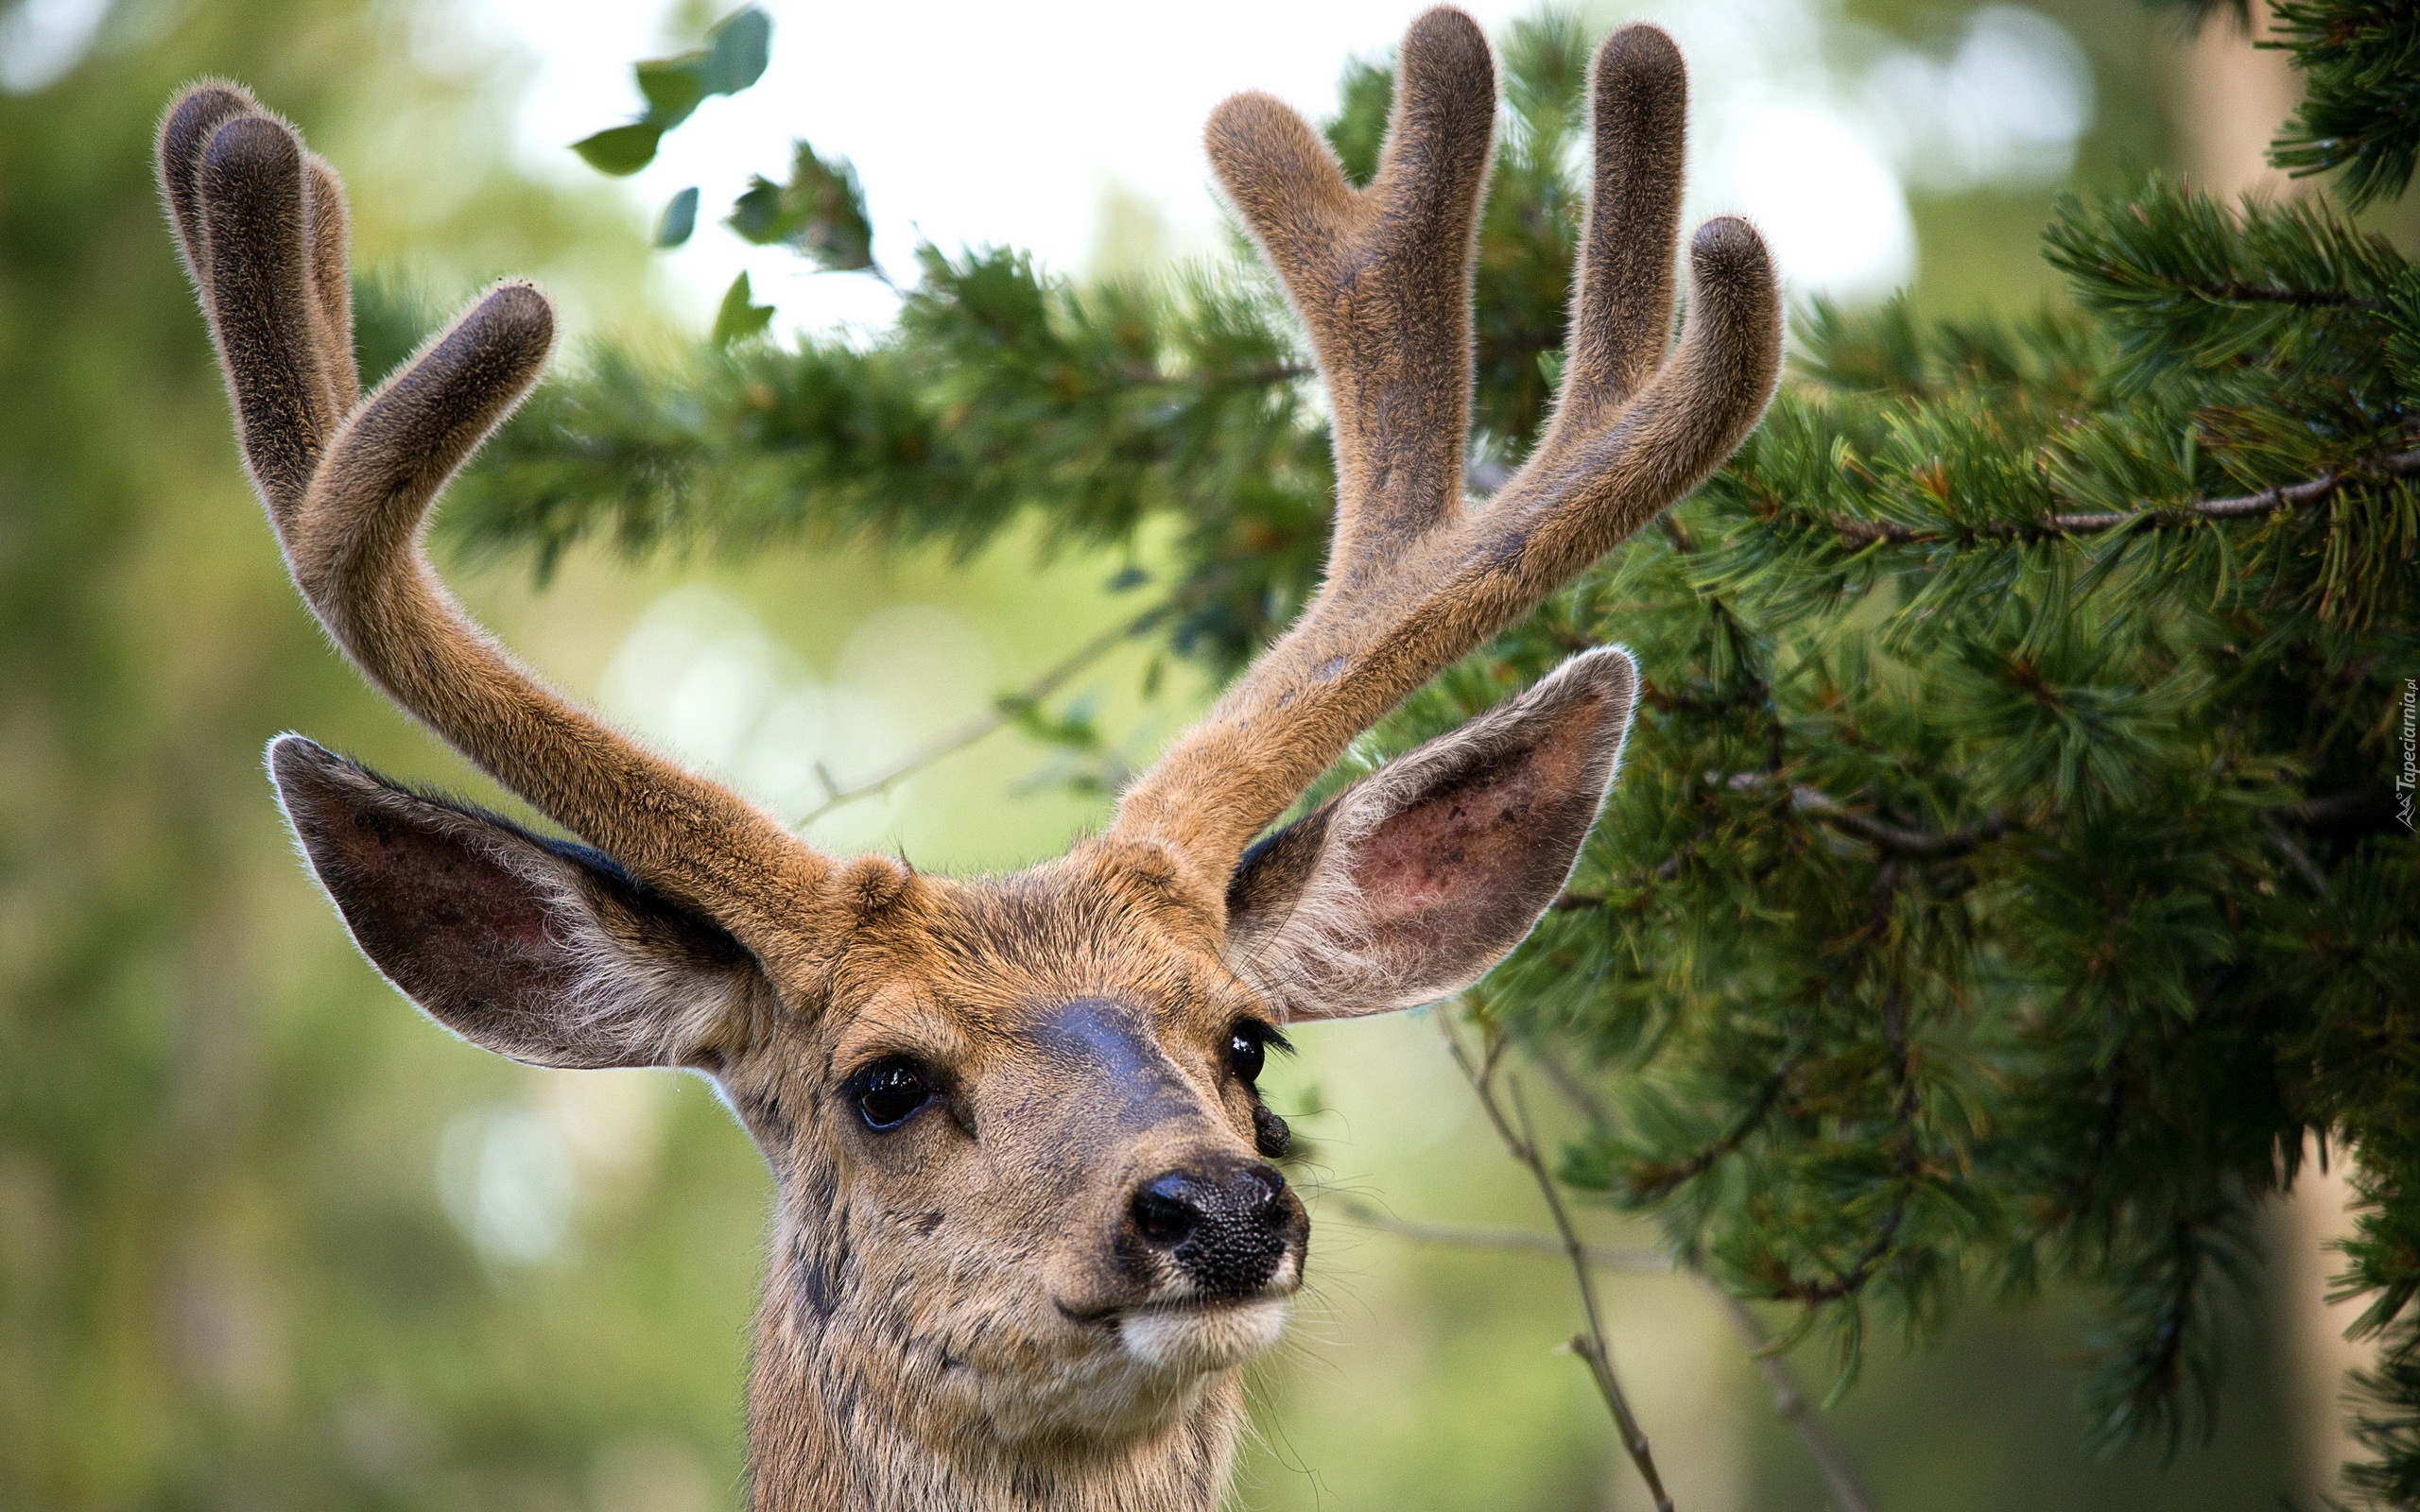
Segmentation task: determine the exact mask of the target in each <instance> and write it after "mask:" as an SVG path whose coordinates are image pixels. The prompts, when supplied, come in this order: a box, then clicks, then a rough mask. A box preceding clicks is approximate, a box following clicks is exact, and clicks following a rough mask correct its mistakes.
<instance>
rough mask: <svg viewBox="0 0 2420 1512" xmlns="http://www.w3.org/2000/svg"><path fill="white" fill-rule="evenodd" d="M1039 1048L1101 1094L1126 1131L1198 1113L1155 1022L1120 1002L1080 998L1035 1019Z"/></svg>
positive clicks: (1106, 1107) (1102, 1105) (1102, 1103)
mask: <svg viewBox="0 0 2420 1512" xmlns="http://www.w3.org/2000/svg"><path fill="white" fill-rule="evenodd" d="M1028 1032H1029V1034H1030V1035H1031V1036H1032V1039H1033V1044H1034V1048H1036V1049H1037V1050H1039V1051H1041V1052H1042V1053H1043V1054H1044V1055H1045V1056H1047V1057H1049V1058H1051V1059H1052V1060H1054V1061H1057V1062H1058V1063H1059V1064H1061V1065H1062V1066H1063V1067H1064V1068H1065V1069H1066V1070H1068V1071H1070V1072H1072V1073H1075V1074H1077V1075H1078V1076H1080V1077H1081V1078H1082V1079H1083V1080H1084V1081H1086V1082H1089V1083H1093V1084H1094V1085H1095V1086H1097V1087H1098V1088H1099V1093H1098V1106H1099V1107H1100V1108H1102V1109H1103V1111H1105V1112H1107V1113H1108V1114H1109V1115H1110V1116H1111V1117H1112V1118H1113V1119H1114V1120H1115V1123H1116V1124H1117V1125H1118V1126H1120V1127H1139V1126H1145V1125H1152V1124H1157V1123H1161V1122H1163V1121H1165V1120H1167V1119H1170V1118H1175V1117H1180V1116H1182V1115H1184V1114H1185V1113H1188V1112H1190V1111H1192V1110H1193V1108H1194V1106H1195V1099H1194V1095H1193V1092H1192V1091H1191V1090H1190V1089H1189V1088H1187V1087H1186V1085H1185V1083H1184V1077H1183V1076H1181V1075H1179V1074H1177V1069H1176V1063H1175V1062H1174V1061H1171V1060H1170V1059H1168V1056H1167V1051H1165V1050H1163V1049H1161V1048H1160V1037H1159V1034H1158V1032H1157V1031H1156V1030H1155V1029H1153V1027H1152V1026H1151V1022H1150V1017H1149V1016H1148V1015H1146V1014H1145V1013H1144V1012H1142V1010H1140V1009H1138V1008H1135V1007H1133V1006H1132V1005H1129V1004H1125V1003H1120V1002H1118V1001H1117V1000H1115V999H1114V998H1077V999H1075V1000H1074V1001H1073V1002H1068V1003H1060V1004H1054V1005H1049V1006H1047V1007H1045V1008H1043V1009H1042V1010H1041V1011H1040V1012H1038V1013H1036V1014H1035V1015H1034V1017H1033V1021H1032V1027H1031V1028H1030V1029H1029V1031H1028Z"/></svg>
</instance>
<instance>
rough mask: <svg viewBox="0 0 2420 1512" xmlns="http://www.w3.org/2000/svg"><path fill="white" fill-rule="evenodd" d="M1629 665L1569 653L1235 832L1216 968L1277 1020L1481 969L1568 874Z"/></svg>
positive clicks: (1626, 717)
mask: <svg viewBox="0 0 2420 1512" xmlns="http://www.w3.org/2000/svg"><path fill="white" fill-rule="evenodd" d="M1637 676H1638V675H1637V669H1636V668H1635V667H1634V666H1633V665H1632V663H1631V660H1630V658H1629V657H1628V656H1627V655H1625V654H1624V653H1623V652H1622V651H1620V650H1619V649H1616V648H1614V647H1605V648H1603V649H1599V650H1595V651H1589V652H1585V653H1583V654H1582V655H1580V656H1576V657H1574V658H1572V659H1571V660H1570V661H1568V662H1564V664H1563V665H1562V666H1560V667H1557V668H1556V669H1555V670H1554V671H1553V672H1552V673H1550V674H1548V675H1547V677H1546V678H1544V679H1541V680H1540V681H1539V682H1538V683H1537V685H1536V686H1534V687H1532V688H1531V689H1530V691H1529V692H1527V693H1525V694H1523V695H1521V696H1519V697H1517V698H1514V699H1512V700H1510V701H1508V702H1506V703H1503V704H1500V705H1498V706H1497V707H1496V708H1495V709H1492V710H1490V711H1489V712H1488V713H1484V714H1482V715H1480V716H1479V717H1478V718H1477V719H1474V720H1472V721H1471V722H1470V723H1469V724H1466V725H1464V726H1462V727H1461V729H1459V730H1454V731H1452V732H1451V733H1449V734H1445V735H1441V736H1439V737H1438V738H1437V739H1435V740H1432V741H1430V742H1428V743H1427V744H1426V745H1425V746H1422V747H1418V748H1417V749H1415V750H1412V751H1410V752H1409V753H1407V754H1406V755H1404V756H1401V757H1399V758H1397V759H1396V760H1395V761H1393V762H1392V763H1391V764H1389V765H1387V766H1386V767H1385V768H1384V769H1382V770H1380V771H1378V772H1377V773H1375V774H1374V775H1373V776H1371V777H1368V778H1366V779H1364V780H1363V781H1361V782H1357V783H1356V784H1355V785H1353V786H1352V787H1350V788H1347V789H1346V790H1345V791H1344V792H1343V793H1341V794H1340V795H1338V796H1337V797H1336V798H1335V799H1332V800H1331V801H1329V802H1328V803H1326V804H1325V805H1323V806H1322V807H1321V808H1320V809H1318V810H1316V811H1315V812H1313V813H1311V814H1308V815H1306V816H1304V817H1302V818H1300V819H1297V820H1296V821H1294V822H1293V823H1292V824H1289V825H1288V826H1287V827H1286V828H1284V829H1282V830H1280V831H1278V832H1277V833H1274V834H1272V835H1271V836H1269V837H1268V838H1267V839H1265V840H1263V841H1261V842H1260V843H1259V844H1258V845H1255V846H1253V848H1252V850H1251V851H1247V852H1245V854H1244V858H1243V860H1242V862H1241V863H1239V864H1238V865H1237V866H1236V871H1235V875H1234V877H1233V878H1232V879H1231V880H1230V881H1229V882H1228V885H1227V948H1226V958H1227V965H1228V967H1229V968H1230V969H1231V970H1233V971H1235V972H1236V975H1238V976H1240V977H1242V978H1243V979H1244V980H1245V981H1247V982H1249V983H1251V984H1252V985H1253V987H1255V988H1259V989H1260V990H1261V991H1262V992H1263V993H1264V994H1266V995H1267V996H1268V997H1269V998H1270V1000H1271V1006H1273V1007H1276V1008H1277V1009H1278V1010H1279V1011H1280V1012H1281V1013H1283V1014H1284V1015H1285V1016H1286V1017H1287V1018H1288V1020H1293V1021H1300V1020H1304V1019H1340V1018H1354V1017H1358V1016H1359V1015H1362V1014H1368V1013H1385V1012H1388V1011H1390V1010H1392V1009H1395V1008H1409V1007H1414V1006H1417V1005H1420V1004H1423V1003H1433V1002H1435V1001H1436V1000H1438V999H1439V998H1443V997H1446V996H1448V995H1450V994H1452V993H1455V992H1459V991H1461V989H1462V988H1466V987H1468V986H1470V985H1471V984H1472V983H1474V982H1476V981H1478V979H1479V978H1480V977H1481V976H1484V975H1485V974H1487V971H1488V969H1489V968H1490V967H1493V966H1494V965H1495V963H1496V962H1498V961H1500V960H1502V959H1503V958H1504V957H1505V955H1506V954H1509V953H1510V952H1511V951H1512V949H1513V946H1515V945H1517V944H1519V943H1520V942H1521V939H1522V937H1523V936H1526V935H1528V934H1529V933H1530V927H1531V926H1532V925H1534V924H1535V923H1537V921H1538V916H1540V915H1541V914H1543V913H1545V912H1546V910H1547V904H1549V903H1551V902H1553V901H1554V899H1555V895H1556V894H1557V893H1559V892H1560V891H1562V889H1563V885H1564V881H1565V879H1567V878H1568V877H1569V876H1570V875H1571V868H1572V864H1573V862H1574V861H1576V860H1577V859H1578V858H1579V855H1580V845H1581V842H1582V840H1584V839H1586V838H1587V835H1588V828H1589V826H1590V825H1591V824H1593V823H1594V822H1595V821H1596V818H1597V810H1598V807H1599V805H1600V804H1602V803H1603V801H1604V798H1605V792H1606V790H1607V789H1608V788H1610V787H1611V786H1612V785H1613V780H1614V770H1615V766H1616V763H1617V762H1618V761H1619V759H1620V756H1621V748H1622V739H1623V737H1624V736H1625V735H1626V734H1628V733H1629V730H1630V718H1631V708H1632V704H1633V701H1634V694H1635V690H1636V687H1637Z"/></svg>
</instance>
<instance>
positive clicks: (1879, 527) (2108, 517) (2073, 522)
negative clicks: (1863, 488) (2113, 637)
mask: <svg viewBox="0 0 2420 1512" xmlns="http://www.w3.org/2000/svg"><path fill="white" fill-rule="evenodd" d="M2414 473H2420V451H2415V452H2397V453H2394V454H2393V455H2388V456H2382V457H2378V458H2376V459H2374V460H2371V461H2366V462H2357V463H2354V464H2352V465H2351V466H2349V467H2345V468H2343V469H2341V470H2339V471H2337V472H2323V473H2321V474H2320V475H2319V476H2317V477H2315V478H2310V479H2308V480H2307V481H2305V482H2301V483H2290V484H2285V485H2282V486H2280V487H2278V488H2274V489H2267V490H2262V491H2261V492H2258V493H2246V494H2241V495H2238V496H2236V497H2233V498H2224V499H2195V500H2191V501H2188V502H2187V503H2184V504H2171V505H2151V506H2146V507H2143V508H2140V509H2131V510H2124V511H2118V512H2109V513H2092V514H2054V515H2049V516H2048V517H2046V518H2044V519H2042V520H2038V521H2027V522H2022V523H2014V524H1991V523H1979V524H1970V525H1964V526H1961V527H1959V528H1957V529H1955V530H1936V529H1920V528H1917V527H1915V526H1911V525H1903V524H1897V523H1895V522H1893V521H1889V520H1853V519H1850V518H1848V517H1846V516H1841V515H1835V516H1833V517H1832V520H1831V525H1832V528H1833V529H1834V530H1835V531H1837V532H1838V533H1839V534H1840V535H1841V537H1842V538H1843V539H1845V540H1847V541H1854V542H1855V543H1857V544H1858V545H1861V546H1862V545H1873V544H1876V543H1877V542H1887V543H1889V544H1891V545H1951V544H1962V543H1965V542H1969V541H2051V540H2057V539H2060V538H2062V537H2069V536H2087V535H2095V534H2098V533H2100V532H2101V531H2105V530H2118V529H2123V528H2126V527H2128V526H2133V525H2145V526H2147V527H2148V528H2152V529H2161V528H2168V527H2172V526H2177V525H2185V524H2195V523H2197V522H2199V521H2204V520H2213V521H2225V520H2246V519H2255V518H2257V517H2260V516H2264V515H2272V514H2275V513H2277V512H2278V511H2280V510H2283V509H2304V508H2308V507H2310V506H2312V505H2315V504H2319V503H2323V502H2325V500H2327V499H2329V498H2332V497H2334V496H2335V495H2336V494H2337V493H2338V492H2339V491H2341V490H2343V489H2344V488H2346V487H2348V486H2350V485H2353V484H2358V483H2362V482H2366V481H2369V480H2372V479H2376V478H2400V477H2410V476H2411V475H2412V474H2414Z"/></svg>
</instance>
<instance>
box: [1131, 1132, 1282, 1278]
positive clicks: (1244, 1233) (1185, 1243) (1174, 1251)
mask: <svg viewBox="0 0 2420 1512" xmlns="http://www.w3.org/2000/svg"><path fill="white" fill-rule="evenodd" d="M1133 1214H1134V1231H1135V1232H1136V1233H1138V1234H1140V1235H1141V1236H1142V1239H1143V1242H1144V1243H1145V1244H1147V1245H1149V1246H1151V1247H1152V1248H1154V1249H1160V1250H1165V1251H1167V1255H1168V1258H1169V1259H1171V1260H1173V1261H1175V1262H1176V1263H1177V1264H1178V1265H1179V1266H1180V1267H1182V1268H1183V1269H1184V1273H1185V1274H1186V1275H1187V1276H1189V1277H1191V1278H1192V1279H1193V1281H1194V1284H1196V1285H1197V1286H1199V1287H1201V1290H1202V1291H1203V1292H1204V1293H1206V1294H1208V1295H1209V1296H1212V1297H1241V1296H1245V1295H1247V1294H1249V1293H1252V1292H1256V1291H1258V1290H1260V1289H1261V1288H1262V1287H1263V1286H1266V1285H1268V1284H1269V1279H1270V1278H1271V1276H1274V1275H1276V1274H1277V1267H1278V1265H1279V1264H1280V1263H1282V1262H1283V1261H1284V1260H1285V1258H1286V1248H1287V1246H1288V1243H1289V1242H1290V1241H1291V1240H1292V1238H1293V1237H1294V1233H1295V1230H1296V1229H1297V1228H1298V1227H1299V1226H1300V1223H1301V1205H1300V1204H1298V1203H1296V1202H1294V1201H1292V1200H1291V1199H1290V1197H1289V1196H1288V1193H1287V1191H1286V1177H1284V1176H1283V1175H1282V1174H1280V1173H1279V1171H1278V1169H1277V1168H1276V1167H1275V1166H1273V1165H1264V1164H1262V1163H1260V1162H1259V1161H1256V1160H1254V1161H1241V1160H1238V1161H1235V1162H1233V1163H1227V1164H1219V1165H1197V1166H1187V1167H1183V1168H1180V1169H1178V1170H1174V1171H1164V1172H1162V1173H1161V1174H1160V1175H1158V1176H1155V1177H1151V1178H1150V1180H1149V1181H1146V1182H1144V1183H1143V1185H1142V1187H1141V1188H1140V1189H1139V1190H1137V1191H1136V1192H1135V1194H1134V1203H1133Z"/></svg>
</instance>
